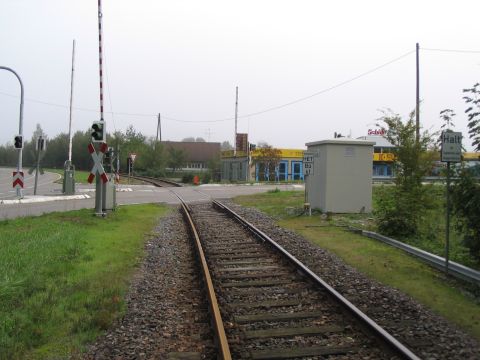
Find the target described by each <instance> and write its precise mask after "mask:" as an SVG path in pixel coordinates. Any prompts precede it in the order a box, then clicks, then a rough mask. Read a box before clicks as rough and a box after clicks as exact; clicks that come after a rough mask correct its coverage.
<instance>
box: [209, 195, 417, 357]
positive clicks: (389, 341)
mask: <svg viewBox="0 0 480 360" xmlns="http://www.w3.org/2000/svg"><path fill="white" fill-rule="evenodd" d="M213 203H214V205H215V206H217V207H219V208H220V209H222V210H223V211H225V212H226V213H227V214H229V215H230V216H232V217H233V218H234V219H235V220H237V221H238V222H239V223H240V224H242V225H243V226H244V227H245V228H247V229H248V230H249V231H250V232H252V233H253V234H254V235H255V236H257V237H258V238H260V239H261V240H263V241H266V242H268V243H270V244H271V245H272V246H273V247H274V248H276V249H277V250H278V251H280V252H281V253H282V254H284V255H285V256H286V257H287V258H288V259H289V260H290V261H291V262H292V263H293V264H294V265H295V266H296V267H297V268H298V269H300V270H301V271H302V272H303V273H305V274H306V275H307V276H309V277H310V278H311V279H312V280H313V281H314V282H315V283H317V284H318V285H320V286H322V287H323V288H324V289H325V290H327V292H328V293H329V294H330V295H331V296H333V298H335V299H336V300H337V301H338V302H339V303H340V304H341V305H342V306H343V307H344V308H345V309H346V310H347V311H348V312H350V313H351V314H353V315H354V316H355V317H356V318H357V319H358V320H359V321H360V322H361V323H362V324H363V325H365V326H366V327H367V329H369V330H370V331H371V332H372V333H373V334H375V335H377V336H378V337H379V338H380V339H381V340H382V341H383V342H384V343H385V344H386V345H387V346H388V347H389V348H390V349H392V350H393V351H394V352H395V353H396V354H397V355H399V356H401V357H402V358H404V359H410V360H419V359H420V358H419V357H418V356H417V355H415V354H414V353H413V352H412V351H411V350H410V349H408V348H407V347H406V346H405V345H403V344H402V343H401V342H399V341H398V340H397V339H396V338H395V337H394V336H392V335H391V334H390V333H388V332H387V331H386V330H385V329H383V328H382V327H381V326H380V325H378V324H377V323H376V322H375V321H373V320H372V319H370V318H369V317H368V316H367V315H366V314H364V313H363V312H362V311H361V310H360V309H358V308H357V307H356V306H355V305H353V304H352V303H351V302H350V301H348V300H347V299H346V298H345V297H343V296H342V295H341V294H340V293H339V292H338V291H336V290H335V289H334V288H333V287H331V286H330V285H328V284H327V283H326V282H325V281H324V280H323V279H321V278H320V277H319V276H318V275H317V274H315V273H314V272H313V271H311V270H310V269H309V268H308V267H306V266H305V265H304V264H303V263H302V262H300V261H299V260H298V259H297V258H295V257H294V256H293V255H292V254H290V253H289V252H288V251H287V250H285V249H284V248H283V247H281V246H280V245H279V244H277V243H276V242H275V241H274V240H272V239H271V238H270V237H269V236H268V235H267V234H265V233H264V232H263V231H261V230H259V229H258V228H256V227H255V226H254V225H253V224H251V223H250V222H248V221H247V220H245V219H244V218H242V217H241V216H240V215H238V214H237V213H236V212H234V211H233V210H232V209H230V208H229V207H227V206H226V205H224V204H222V203H220V202H218V201H216V200H213Z"/></svg>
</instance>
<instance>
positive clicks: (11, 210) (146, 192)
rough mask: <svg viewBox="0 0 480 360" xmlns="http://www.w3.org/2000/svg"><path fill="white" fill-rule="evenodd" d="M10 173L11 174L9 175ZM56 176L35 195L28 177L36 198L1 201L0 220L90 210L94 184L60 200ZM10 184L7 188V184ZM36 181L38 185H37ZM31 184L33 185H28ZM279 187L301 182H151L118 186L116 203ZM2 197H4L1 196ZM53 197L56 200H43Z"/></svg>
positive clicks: (197, 198) (1, 183)
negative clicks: (167, 185) (170, 185)
mask: <svg viewBox="0 0 480 360" xmlns="http://www.w3.org/2000/svg"><path fill="white" fill-rule="evenodd" d="M8 174H10V175H8ZM11 174H12V172H11V170H8V171H7V170H5V169H1V172H0V192H4V190H3V189H5V190H6V191H5V192H6V193H5V192H4V194H2V195H0V200H3V199H7V200H8V201H6V202H11V200H12V199H14V198H15V192H12V193H10V192H9V191H13V190H12V188H11ZM55 179H58V176H57V175H56V174H52V173H46V174H45V175H43V177H42V186H39V187H38V191H37V194H41V195H40V196H37V197H36V198H34V197H33V196H32V194H33V188H32V187H33V182H32V181H33V180H32V179H27V188H26V189H25V194H26V196H25V197H26V201H33V200H36V201H39V200H40V202H29V203H21V204H19V203H16V204H1V203H0V220H3V219H11V218H16V217H21V216H35V215H41V214H43V213H49V212H55V211H70V210H78V209H83V208H91V209H92V212H93V209H94V207H95V192H94V186H91V185H80V184H78V185H77V187H76V189H77V194H81V195H85V194H86V195H89V196H90V198H87V199H78V200H62V198H63V196H61V189H62V185H61V184H55V183H53V181H54V180H55ZM9 183H10V188H8V184H9ZM40 183H41V182H40V180H39V184H40ZM30 184H31V186H32V187H30ZM276 187H277V188H279V189H280V190H294V189H296V190H299V189H303V186H301V185H201V186H195V187H194V186H186V187H181V188H157V187H154V186H151V185H121V186H119V188H118V190H119V191H117V203H118V205H127V204H141V203H154V202H160V203H166V204H178V203H179V200H178V199H177V197H176V196H175V195H174V194H172V191H174V192H176V193H177V194H179V195H180V196H181V197H182V198H183V199H184V200H185V201H187V202H203V201H208V200H209V199H210V198H215V199H225V198H231V197H234V196H237V195H248V194H255V193H259V192H266V191H268V190H271V189H275V188H276ZM4 195H5V196H4ZM2 196H4V197H2ZM52 199H56V200H57V201H46V200H52Z"/></svg>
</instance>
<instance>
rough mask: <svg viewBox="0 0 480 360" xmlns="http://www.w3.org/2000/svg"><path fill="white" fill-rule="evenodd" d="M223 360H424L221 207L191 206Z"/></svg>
mask: <svg viewBox="0 0 480 360" xmlns="http://www.w3.org/2000/svg"><path fill="white" fill-rule="evenodd" d="M182 208H183V211H184V216H185V218H186V219H189V220H188V221H189V223H190V226H191V230H190V231H191V233H192V234H193V236H194V238H195V242H196V244H197V245H196V247H197V251H198V252H199V255H198V256H199V258H200V262H201V263H202V265H203V270H202V273H203V278H204V283H205V285H206V287H207V289H208V294H209V295H208V297H209V302H210V313H211V314H212V315H213V316H214V320H213V324H215V326H214V327H215V333H216V335H217V343H218V349H219V356H218V357H219V358H222V359H230V358H233V359H297V358H298V359H300V358H308V359H320V358H325V357H326V356H334V357H337V358H342V359H358V358H362V359H391V358H406V359H418V357H417V356H416V355H415V354H413V353H412V352H411V351H410V350H409V349H408V348H407V347H406V346H404V345H402V344H401V343H400V342H399V341H398V340H396V339H395V338H394V337H393V336H391V335H390V334H388V333H387V332H386V331H385V330H384V329H382V328H381V327H379V326H378V325H377V324H375V323H374V322H373V321H372V320H371V319H369V318H368V317H367V316H366V315H364V314H363V313H362V312H360V311H359V310H358V309H357V308H355V307H354V306H353V305H352V304H350V303H349V302H348V301H347V300H346V299H345V298H343V297H342V296H341V295H340V294H338V293H337V292H336V291H335V290H333V289H332V288H331V287H329V286H328V285H327V284H326V283H324V282H323V281H322V280H321V279H319V278H318V277H317V276H316V275H315V274H313V273H311V272H310V271H309V270H308V269H307V268H306V267H304V266H303V265H302V264H301V263H300V262H299V261H298V260H296V259H295V258H293V257H292V256H291V255H289V254H288V253H287V252H286V251H285V250H283V249H282V248H281V247H280V246H279V245H276V244H275V243H274V242H273V240H271V239H269V238H268V236H266V234H264V233H262V232H261V231H260V230H258V229H255V228H254V227H253V226H251V224H249V223H247V222H246V221H245V220H243V219H242V218H241V217H240V216H238V215H237V214H235V213H233V212H231V210H230V209H228V208H227V207H226V206H224V205H222V204H221V203H218V202H213V206H212V205H197V206H195V207H192V208H190V207H188V206H187V205H186V204H183V205H182Z"/></svg>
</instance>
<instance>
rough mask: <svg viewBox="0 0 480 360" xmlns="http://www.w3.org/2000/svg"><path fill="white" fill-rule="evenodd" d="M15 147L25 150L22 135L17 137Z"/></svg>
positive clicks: (14, 142)
mask: <svg viewBox="0 0 480 360" xmlns="http://www.w3.org/2000/svg"><path fill="white" fill-rule="evenodd" d="M13 145H14V146H15V149H22V148H23V136H22V135H16V136H15V138H14V141H13Z"/></svg>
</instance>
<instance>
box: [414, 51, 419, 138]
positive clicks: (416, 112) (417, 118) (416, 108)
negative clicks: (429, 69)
mask: <svg viewBox="0 0 480 360" xmlns="http://www.w3.org/2000/svg"><path fill="white" fill-rule="evenodd" d="M419 52H420V46H419V44H418V43H417V45H416V54H417V99H416V107H415V120H416V124H415V125H416V133H415V135H416V138H415V139H416V141H417V143H418V142H419V141H420V54H419Z"/></svg>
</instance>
